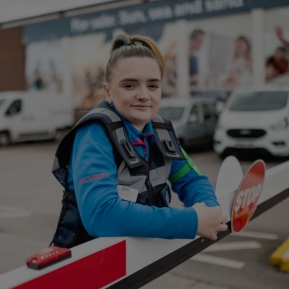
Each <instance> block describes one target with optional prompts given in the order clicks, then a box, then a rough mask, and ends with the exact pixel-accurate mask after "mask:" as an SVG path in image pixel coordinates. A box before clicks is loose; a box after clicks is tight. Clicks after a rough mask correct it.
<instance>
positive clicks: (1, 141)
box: [0, 132, 10, 147]
mask: <svg viewBox="0 0 289 289" xmlns="http://www.w3.org/2000/svg"><path fill="white" fill-rule="evenodd" d="M9 144H10V137H9V134H8V133H7V132H1V133H0V146H2V147H5V146H8V145H9Z"/></svg>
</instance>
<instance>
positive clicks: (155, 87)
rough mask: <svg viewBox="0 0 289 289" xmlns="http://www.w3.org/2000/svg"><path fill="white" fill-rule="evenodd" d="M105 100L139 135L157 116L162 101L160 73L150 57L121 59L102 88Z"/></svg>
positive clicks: (156, 64)
mask: <svg viewBox="0 0 289 289" xmlns="http://www.w3.org/2000/svg"><path fill="white" fill-rule="evenodd" d="M104 91H105V95H106V100H107V101H108V102H110V103H111V102H112V103H113V105H114V106H115V108H116V109H117V110H118V112H119V113H120V114H121V115H122V116H123V117H124V118H125V119H126V120H128V121H129V122H130V123H131V124H132V125H133V126H134V127H136V128H137V129H138V130H139V131H142V130H143V128H144V126H145V125H146V124H147V123H148V122H149V121H150V120H151V119H152V118H153V117H154V116H155V115H156V113H157V111H158V109H159V105H160V101H161V72H160V68H159V66H158V63H157V62H156V60H154V59H152V58H149V57H128V58H120V59H119V60H118V61H117V63H116V65H115V66H114V68H113V70H112V77H111V80H110V81H109V82H106V83H105V84H104Z"/></svg>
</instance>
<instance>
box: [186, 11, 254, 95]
mask: <svg viewBox="0 0 289 289" xmlns="http://www.w3.org/2000/svg"><path fill="white" fill-rule="evenodd" d="M249 20H250V19H249V15H244V14H243V15H235V16H234V17H231V16H227V17H223V18H215V19H203V20H197V21H191V22H190V34H189V35H188V37H189V45H188V46H189V47H188V61H189V83H190V92H191V95H195V94H199V93H202V94H212V93H213V94H214V96H215V97H217V98H220V99H225V98H226V97H227V94H228V92H229V91H230V90H231V89H232V88H233V87H235V86H237V85H238V86H242V85H248V84H250V83H251V81H252V54H251V40H250V37H251V35H250V27H249V25H250V21H249Z"/></svg>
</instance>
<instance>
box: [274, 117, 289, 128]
mask: <svg viewBox="0 0 289 289" xmlns="http://www.w3.org/2000/svg"><path fill="white" fill-rule="evenodd" d="M288 124H289V122H288V118H287V117H286V118H284V119H282V120H281V121H279V122H277V123H275V124H274V125H272V129H273V130H283V129H286V128H287V127H288Z"/></svg>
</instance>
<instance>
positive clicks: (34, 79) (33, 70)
mask: <svg viewBox="0 0 289 289" xmlns="http://www.w3.org/2000/svg"><path fill="white" fill-rule="evenodd" d="M63 67H64V58H63V47H62V42H61V40H54V41H40V42H33V43H30V44H29V45H28V46H27V47H26V66H25V74H26V85H27V89H29V90H30V89H33V90H48V91H54V92H62V91H63Z"/></svg>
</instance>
